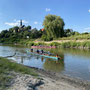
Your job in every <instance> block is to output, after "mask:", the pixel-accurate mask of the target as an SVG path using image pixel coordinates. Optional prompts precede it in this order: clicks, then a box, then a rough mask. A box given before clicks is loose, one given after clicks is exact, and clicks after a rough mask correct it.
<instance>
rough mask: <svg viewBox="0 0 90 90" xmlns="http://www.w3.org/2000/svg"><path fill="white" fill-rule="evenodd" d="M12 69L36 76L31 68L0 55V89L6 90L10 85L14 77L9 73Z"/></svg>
mask: <svg viewBox="0 0 90 90" xmlns="http://www.w3.org/2000/svg"><path fill="white" fill-rule="evenodd" d="M13 71H14V72H17V73H22V74H30V75H33V76H37V74H36V73H35V72H34V71H33V70H32V69H30V68H28V67H25V66H23V65H20V64H17V63H15V62H11V61H10V60H8V59H6V58H2V57H0V90H6V88H7V87H8V86H9V85H10V83H11V81H12V79H13V78H14V77H12V75H11V74H10V73H11V72H13Z"/></svg>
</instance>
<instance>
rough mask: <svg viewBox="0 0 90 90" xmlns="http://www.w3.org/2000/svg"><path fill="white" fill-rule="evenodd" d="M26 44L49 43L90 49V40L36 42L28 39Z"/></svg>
mask: <svg viewBox="0 0 90 90" xmlns="http://www.w3.org/2000/svg"><path fill="white" fill-rule="evenodd" d="M22 44H23V45H26V46H38V45H49V46H57V47H61V48H81V49H90V41H83V42H80V41H78V42H77V40H73V41H67V42H66V41H65V42H64V41H56V42H35V41H26V42H24V43H22Z"/></svg>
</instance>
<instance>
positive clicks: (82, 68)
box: [0, 46, 90, 81]
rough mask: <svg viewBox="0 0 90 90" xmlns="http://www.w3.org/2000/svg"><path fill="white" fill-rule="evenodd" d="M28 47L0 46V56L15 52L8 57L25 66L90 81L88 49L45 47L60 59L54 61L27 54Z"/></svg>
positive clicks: (89, 52)
mask: <svg viewBox="0 0 90 90" xmlns="http://www.w3.org/2000/svg"><path fill="white" fill-rule="evenodd" d="M29 49H30V48H27V47H20V46H0V56H1V57H6V56H11V55H14V53H15V52H16V55H15V56H14V57H9V59H11V60H14V61H16V62H17V63H20V64H24V65H27V66H32V67H37V68H41V69H45V70H49V71H52V72H57V73H62V74H64V75H68V76H71V77H75V78H80V79H83V80H89V81H90V50H80V49H61V48H58V49H45V51H50V52H51V53H54V54H59V56H60V57H61V58H62V59H61V60H59V61H56V60H54V59H49V58H44V57H40V56H36V55H34V54H31V53H29V54H27V53H26V50H29Z"/></svg>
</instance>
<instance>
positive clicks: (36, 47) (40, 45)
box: [31, 45, 56, 48]
mask: <svg viewBox="0 0 90 90" xmlns="http://www.w3.org/2000/svg"><path fill="white" fill-rule="evenodd" d="M31 48H56V46H42V45H40V46H31Z"/></svg>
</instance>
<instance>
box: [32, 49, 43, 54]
mask: <svg viewBox="0 0 90 90" xmlns="http://www.w3.org/2000/svg"><path fill="white" fill-rule="evenodd" d="M31 52H33V49H31ZM36 53H38V54H43V53H44V51H43V50H38V49H37V50H36Z"/></svg>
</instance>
